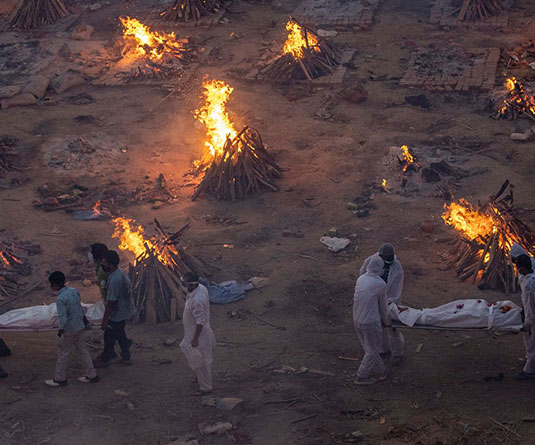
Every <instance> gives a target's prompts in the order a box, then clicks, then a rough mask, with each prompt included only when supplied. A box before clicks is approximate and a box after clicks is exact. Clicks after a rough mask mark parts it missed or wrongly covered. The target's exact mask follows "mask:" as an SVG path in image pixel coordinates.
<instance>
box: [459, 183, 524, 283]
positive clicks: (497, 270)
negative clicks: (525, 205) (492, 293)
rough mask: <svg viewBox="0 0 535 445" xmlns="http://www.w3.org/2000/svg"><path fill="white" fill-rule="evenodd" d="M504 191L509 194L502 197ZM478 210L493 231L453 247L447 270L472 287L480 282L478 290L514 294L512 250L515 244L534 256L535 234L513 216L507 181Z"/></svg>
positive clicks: (461, 240)
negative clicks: (451, 259) (489, 219)
mask: <svg viewBox="0 0 535 445" xmlns="http://www.w3.org/2000/svg"><path fill="white" fill-rule="evenodd" d="M507 189H509V193H508V194H507V195H506V196H504V197H502V196H503V195H504V193H505V192H506V190H507ZM501 197H502V198H501ZM477 210H478V211H479V212H480V213H483V214H485V215H488V216H490V217H491V218H492V219H493V221H494V230H493V231H492V233H491V234H488V235H486V236H479V237H478V238H476V239H473V240H468V239H466V238H461V239H460V240H459V241H458V242H457V244H456V248H455V255H456V258H455V260H454V261H453V262H452V263H451V264H450V267H452V268H454V269H455V272H456V274H457V276H458V277H459V278H460V280H461V281H465V280H468V279H469V278H471V279H472V283H476V281H478V280H479V288H480V289H500V290H502V291H505V292H506V293H509V292H515V291H516V290H517V278H516V275H515V269H514V266H513V264H512V262H511V254H510V250H511V246H512V244H513V242H516V243H518V244H520V245H521V246H522V247H523V248H524V249H525V250H526V252H528V254H530V255H533V254H534V253H535V250H534V247H533V246H535V232H533V230H532V229H531V228H530V227H528V226H527V225H526V224H525V223H523V222H522V221H521V220H520V219H519V218H518V216H517V215H516V213H517V212H516V211H515V208H514V205H513V188H512V186H511V185H510V184H509V181H506V182H505V183H504V184H503V185H502V187H501V189H500V191H499V192H498V193H497V194H496V195H494V196H491V197H490V198H489V199H488V201H487V202H486V203H485V204H484V205H483V206H481V207H480V208H478V209H477Z"/></svg>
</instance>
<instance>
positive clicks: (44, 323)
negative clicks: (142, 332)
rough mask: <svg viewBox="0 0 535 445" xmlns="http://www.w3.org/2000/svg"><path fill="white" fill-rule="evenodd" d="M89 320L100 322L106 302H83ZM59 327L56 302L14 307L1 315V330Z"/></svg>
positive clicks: (36, 330)
mask: <svg viewBox="0 0 535 445" xmlns="http://www.w3.org/2000/svg"><path fill="white" fill-rule="evenodd" d="M82 307H83V309H84V314H85V316H86V318H87V320H88V321H89V322H90V323H91V324H93V325H96V324H100V322H101V321H102V317H103V316H104V303H102V302H101V301H100V302H98V303H94V304H82ZM56 329H58V311H57V308H56V303H52V304H42V305H39V306H31V307H25V308H21V309H14V310H12V311H9V312H6V313H4V314H1V315H0V332H13V331H16V332H41V331H53V330H56Z"/></svg>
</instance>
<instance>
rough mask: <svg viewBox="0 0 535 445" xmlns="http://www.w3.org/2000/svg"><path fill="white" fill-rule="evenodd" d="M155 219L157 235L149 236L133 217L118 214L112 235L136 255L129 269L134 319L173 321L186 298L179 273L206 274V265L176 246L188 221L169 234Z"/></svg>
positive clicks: (179, 313) (152, 321)
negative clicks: (134, 308)
mask: <svg viewBox="0 0 535 445" xmlns="http://www.w3.org/2000/svg"><path fill="white" fill-rule="evenodd" d="M154 221H155V223H156V228H157V235H156V236H154V237H150V238H145V237H144V230H143V227H142V226H140V225H136V224H135V222H134V221H133V220H130V219H126V218H115V219H114V221H113V222H114V224H115V232H114V234H113V237H115V238H119V240H120V244H119V248H120V249H121V250H128V251H130V252H132V253H134V255H135V256H136V259H135V261H134V264H133V265H132V264H131V265H130V268H129V271H128V274H129V277H130V280H131V283H132V292H133V297H134V302H135V304H136V314H135V316H134V322H135V323H140V322H143V321H146V322H148V323H151V324H155V323H162V322H166V321H174V320H175V319H176V318H177V317H180V316H181V311H182V307H183V301H184V300H183V297H182V295H183V293H182V290H181V287H180V276H182V275H183V274H184V273H186V272H191V271H193V272H195V273H197V274H199V275H200V276H206V272H205V269H204V267H203V265H202V264H201V263H200V262H199V261H198V260H196V259H195V258H194V257H192V256H191V255H188V254H187V253H186V252H184V250H183V249H181V248H179V247H178V246H177V244H178V242H179V241H180V236H181V234H182V232H183V231H184V230H185V229H186V227H188V225H189V224H187V225H185V226H184V227H183V228H182V229H180V230H178V231H177V232H174V233H172V234H167V233H166V232H165V231H164V230H163V229H162V227H161V226H160V224H159V223H158V221H157V220H156V219H155V220H154Z"/></svg>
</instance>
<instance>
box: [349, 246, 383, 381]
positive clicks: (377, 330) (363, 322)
mask: <svg viewBox="0 0 535 445" xmlns="http://www.w3.org/2000/svg"><path fill="white" fill-rule="evenodd" d="M383 267H384V262H383V260H382V259H381V257H379V256H374V257H373V258H371V260H370V261H368V267H367V271H366V273H365V274H363V275H361V276H360V277H359V279H358V280H357V284H356V285H355V295H354V300H353V323H354V324H355V330H356V331H357V336H358V338H359V341H360V344H361V345H362V348H363V349H364V358H363V359H362V362H361V363H360V366H359V369H358V371H357V378H356V379H355V383H356V384H357V385H370V384H373V383H376V382H377V380H376V379H375V376H376V377H378V378H379V380H385V379H386V375H387V369H386V366H385V365H384V363H383V360H382V358H381V355H380V351H381V345H382V342H383V326H387V325H388V307H387V297H386V283H385V282H384V281H383V280H382V279H381V277H380V274H381V272H382V271H383ZM373 374H375V376H374V375H373Z"/></svg>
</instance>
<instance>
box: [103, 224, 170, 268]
mask: <svg viewBox="0 0 535 445" xmlns="http://www.w3.org/2000/svg"><path fill="white" fill-rule="evenodd" d="M113 224H114V225H115V231H114V232H113V235H112V237H113V238H118V239H119V241H120V243H119V249H121V250H128V251H130V252H132V253H133V254H134V255H135V256H136V259H137V258H139V257H140V256H142V255H143V254H145V252H146V251H147V248H148V249H150V250H153V251H154V254H155V255H156V257H157V258H158V260H160V262H161V263H163V264H167V259H166V256H165V255H164V254H163V252H161V251H160V249H158V248H157V246H156V245H155V244H154V243H152V242H151V241H150V240H149V239H146V238H145V237H144V232H145V229H143V226H141V225H137V227H136V223H135V221H134V220H133V219H128V218H121V217H118V218H114V219H113Z"/></svg>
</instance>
